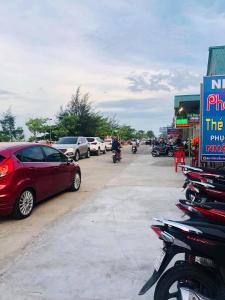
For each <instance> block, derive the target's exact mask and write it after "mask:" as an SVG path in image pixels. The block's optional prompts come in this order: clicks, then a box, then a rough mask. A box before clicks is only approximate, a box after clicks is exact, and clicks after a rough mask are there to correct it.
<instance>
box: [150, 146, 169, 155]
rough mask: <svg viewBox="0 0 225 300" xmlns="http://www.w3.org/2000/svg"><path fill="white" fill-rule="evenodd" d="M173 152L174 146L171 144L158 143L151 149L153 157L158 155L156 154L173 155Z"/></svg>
mask: <svg viewBox="0 0 225 300" xmlns="http://www.w3.org/2000/svg"><path fill="white" fill-rule="evenodd" d="M173 154H174V148H173V146H171V145H158V146H154V147H153V149H152V156H153V157H158V156H169V157H173Z"/></svg>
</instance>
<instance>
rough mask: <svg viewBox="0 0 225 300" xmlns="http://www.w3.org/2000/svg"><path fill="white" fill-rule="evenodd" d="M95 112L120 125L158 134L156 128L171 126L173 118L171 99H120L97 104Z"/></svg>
mask: <svg viewBox="0 0 225 300" xmlns="http://www.w3.org/2000/svg"><path fill="white" fill-rule="evenodd" d="M95 107H96V110H97V111H99V112H101V113H103V114H104V115H106V116H109V117H115V118H116V119H118V120H119V121H120V123H122V124H123V123H127V124H129V125H131V126H132V127H134V128H137V129H144V130H149V129H152V130H154V132H156V133H157V132H158V128H159V127H160V126H163V125H165V124H166V125H167V124H171V122H172V118H173V99H170V98H162V99H155V98H153V99H149V98H148V99H147V98H145V99H143V98H140V99H138V100H137V99H121V100H118V101H115V100H107V101H104V102H98V103H97V104H96V106H95Z"/></svg>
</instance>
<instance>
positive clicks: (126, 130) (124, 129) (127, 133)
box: [118, 125, 135, 140]
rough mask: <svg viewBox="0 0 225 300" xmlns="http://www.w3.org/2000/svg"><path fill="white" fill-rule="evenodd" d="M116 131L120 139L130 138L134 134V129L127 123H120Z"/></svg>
mask: <svg viewBox="0 0 225 300" xmlns="http://www.w3.org/2000/svg"><path fill="white" fill-rule="evenodd" d="M118 133H119V136H120V138H121V139H122V140H131V139H132V138H134V136H135V129H134V128H132V127H130V126H128V125H122V126H120V127H119V130H118Z"/></svg>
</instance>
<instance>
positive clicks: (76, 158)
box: [74, 151, 80, 161]
mask: <svg viewBox="0 0 225 300" xmlns="http://www.w3.org/2000/svg"><path fill="white" fill-rule="evenodd" d="M79 159H80V153H79V151H76V153H75V155H74V160H75V161H78V160H79Z"/></svg>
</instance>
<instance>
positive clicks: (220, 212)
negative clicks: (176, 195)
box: [176, 200, 225, 225]
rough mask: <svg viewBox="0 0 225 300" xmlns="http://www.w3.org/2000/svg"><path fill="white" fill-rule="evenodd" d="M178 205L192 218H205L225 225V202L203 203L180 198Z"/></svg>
mask: <svg viewBox="0 0 225 300" xmlns="http://www.w3.org/2000/svg"><path fill="white" fill-rule="evenodd" d="M176 206H177V207H178V208H179V209H180V210H181V211H182V212H184V214H185V215H187V216H189V217H190V218H191V219H195V220H197V219H199V220H203V219H205V220H207V221H208V222H211V223H217V224H223V225H225V203H220V202H207V203H204V204H202V203H190V202H189V201H186V200H179V203H177V204H176Z"/></svg>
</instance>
